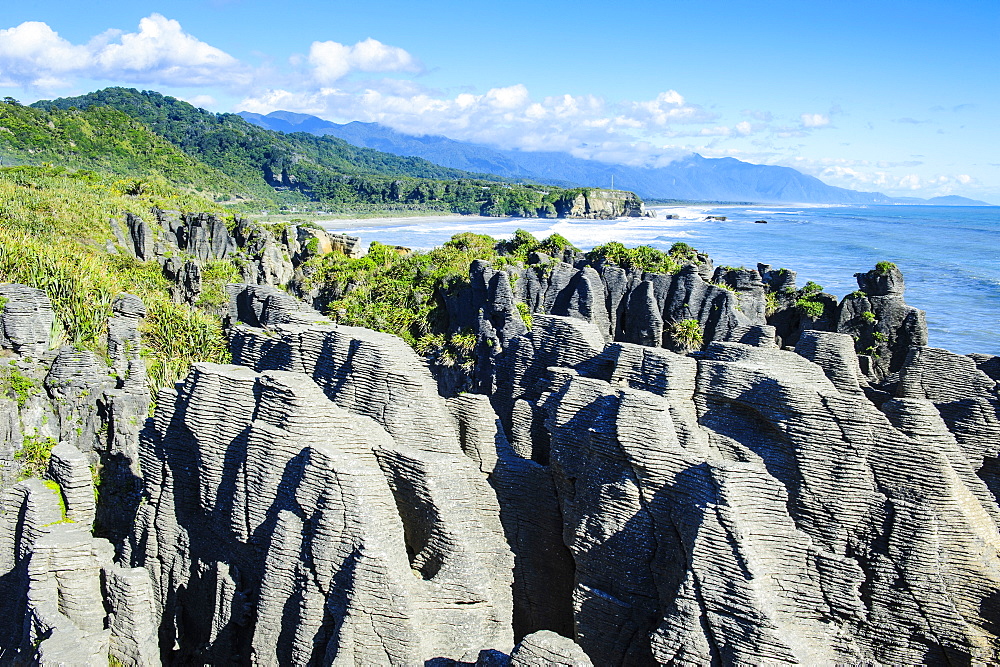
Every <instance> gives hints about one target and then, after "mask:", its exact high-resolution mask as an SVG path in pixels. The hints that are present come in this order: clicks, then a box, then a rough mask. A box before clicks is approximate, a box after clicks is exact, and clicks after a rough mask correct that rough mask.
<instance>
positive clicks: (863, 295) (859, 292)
mask: <svg viewBox="0 0 1000 667" xmlns="http://www.w3.org/2000/svg"><path fill="white" fill-rule="evenodd" d="M847 296H849V297H851V298H853V299H861V298H866V299H867V298H868V293H867V292H865V291H864V290H859V289H856V290H854V291H853V292H851V293H850V294H848V295H847Z"/></svg>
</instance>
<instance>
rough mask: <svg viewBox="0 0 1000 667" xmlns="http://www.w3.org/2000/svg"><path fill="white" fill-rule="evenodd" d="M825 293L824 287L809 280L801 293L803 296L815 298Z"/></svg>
mask: <svg viewBox="0 0 1000 667" xmlns="http://www.w3.org/2000/svg"><path fill="white" fill-rule="evenodd" d="M822 291H823V286H822V285H819V284H817V283H814V282H813V281H811V280H809V281H807V282H806V286H805V287H803V288H802V290H801V292H802V295H803V296H815V295H816V294H819V293H820V292H822Z"/></svg>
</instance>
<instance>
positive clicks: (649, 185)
mask: <svg viewBox="0 0 1000 667" xmlns="http://www.w3.org/2000/svg"><path fill="white" fill-rule="evenodd" d="M239 115H240V116H242V117H243V118H245V119H246V120H247V121H249V122H251V123H254V124H255V125H259V126H261V127H265V128H267V129H270V130H276V131H279V132H308V133H310V134H317V135H324V136H325V135H332V136H335V137H338V138H340V139H343V140H344V141H347V142H348V143H351V144H354V145H356V146H361V147H364V148H371V149H375V150H379V151H383V152H386V153H394V154H396V155H407V156H414V157H421V158H424V159H425V160H429V161H430V162H434V163H436V164H440V165H442V166H445V167H451V168H453V169H462V170H466V171H477V172H486V173H490V174H496V175H498V176H502V177H504V178H517V179H526V180H535V181H538V182H542V183H551V184H553V185H560V186H567V185H572V184H590V185H594V184H600V185H603V186H608V185H610V183H611V179H612V177H614V184H615V186H616V187H619V188H622V189H625V190H631V191H633V192H635V193H636V194H638V195H639V196H640V197H643V198H644V199H686V200H713V201H753V202H761V203H810V204H925V205H939V206H991V204H988V203H987V202H983V201H978V200H974V199H968V198H966V197H957V196H954V195H951V196H947V197H934V198H932V199H919V198H915V197H907V198H896V197H890V196H888V195H884V194H882V193H879V192H859V191H857V190H849V189H847V188H839V187H836V186H832V185H828V184H826V183H824V182H823V181H821V180H819V179H818V178H815V177H813V176H809V175H807V174H803V173H802V172H800V171H797V170H795V169H792V168H791V167H779V166H773V165H758V164H751V163H748V162H743V161H741V160H737V159H735V158H706V157H702V156H701V155H698V154H696V153H694V154H691V155H689V156H687V157H684V158H682V159H680V160H676V161H674V162H672V163H670V164H669V165H667V166H665V167H658V168H644V167H629V166H627V165H616V164H610V163H605V162H598V161H596V160H584V159H581V158H576V157H573V156H571V155H568V154H566V153H557V152H527V151H518V150H503V149H498V148H494V147H491V146H486V145H482V144H475V143H470V142H463V141H456V140H454V139H449V138H447V137H443V136H433V135H428V136H415V135H408V134H403V133H401V132H398V131H396V130H393V129H391V128H388V127H386V126H384V125H379V124H378V123H363V122H360V121H354V122H351V123H345V124H340V123H334V122H331V121H328V120H323V119H322V118H317V117H316V116H311V115H309V114H300V113H294V112H291V111H273V112H271V113H269V114H267V115H263V114H257V113H251V112H247V111H241V112H239Z"/></svg>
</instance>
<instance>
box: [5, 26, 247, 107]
mask: <svg viewBox="0 0 1000 667" xmlns="http://www.w3.org/2000/svg"><path fill="white" fill-rule="evenodd" d="M69 77H85V78H90V79H109V80H114V81H116V82H123V83H125V82H127V83H151V84H160V85H174V86H207V85H224V86H241V85H246V84H247V83H249V82H250V78H251V73H250V70H249V68H247V67H246V66H245V65H243V64H242V63H240V62H239V61H238V60H237V59H236V58H233V57H232V56H230V55H229V54H228V53H226V52H225V51H222V50H220V49H217V48H215V47H214V46H211V45H209V44H206V43H205V42H202V41H200V40H198V39H196V38H195V37H193V36H191V35H189V34H187V33H186V32H184V30H183V29H182V28H181V25H180V23H178V22H177V21H174V20H171V19H168V18H166V17H164V16H162V15H161V14H151V15H149V16H147V17H146V18H144V19H142V20H141V21H139V31H138V32H132V33H123V32H121V31H117V30H109V31H107V32H105V33H103V34H101V35H98V36H96V37H94V38H93V39H92V40H90V42H88V43H87V44H72V43H70V42H69V41H67V40H65V39H63V38H62V37H60V36H59V34H58V33H57V32H55V31H54V30H52V28H50V27H49V26H48V25H47V24H45V23H40V22H37V21H29V22H26V23H22V24H21V25H19V26H16V27H14V28H8V29H6V30H0V85H5V86H26V87H33V88H41V89H55V88H59V87H65V86H67V85H70V82H69V80H68V78H69Z"/></svg>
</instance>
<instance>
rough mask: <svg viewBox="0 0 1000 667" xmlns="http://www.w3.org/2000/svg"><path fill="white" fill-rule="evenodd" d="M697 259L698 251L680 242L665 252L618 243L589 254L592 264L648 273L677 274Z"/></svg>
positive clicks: (601, 246)
mask: <svg viewBox="0 0 1000 667" xmlns="http://www.w3.org/2000/svg"><path fill="white" fill-rule="evenodd" d="M692 257H694V258H697V251H695V249H694V248H692V247H691V246H689V245H688V244H687V243H682V242H678V243H675V244H674V245H672V246H671V247H670V250H668V251H667V252H664V251H662V250H657V249H656V248H654V247H652V246H648V245H641V246H638V247H636V248H626V247H625V246H624V245H622V244H621V243H619V242H618V241H612V242H610V243H605V244H604V245H600V246H597V247H596V248H594V249H593V250H591V251H590V252H588V253H587V259H589V260H590V261H592V262H598V261H601V260H606V261H610V262H614V263H615V264H617V265H618V266H620V267H622V268H625V269H639V270H640V271H645V272H648V273H677V272H678V271H680V270H681V268H682V267H683V266H684V264H685V263H687V262H690V261H693V260H692Z"/></svg>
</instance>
